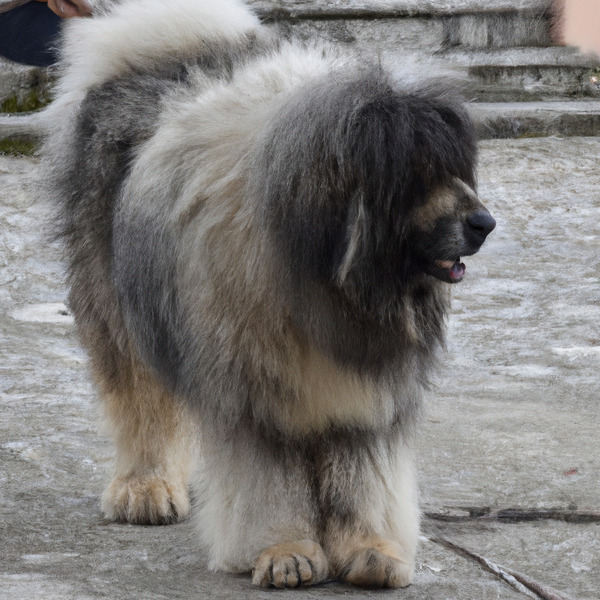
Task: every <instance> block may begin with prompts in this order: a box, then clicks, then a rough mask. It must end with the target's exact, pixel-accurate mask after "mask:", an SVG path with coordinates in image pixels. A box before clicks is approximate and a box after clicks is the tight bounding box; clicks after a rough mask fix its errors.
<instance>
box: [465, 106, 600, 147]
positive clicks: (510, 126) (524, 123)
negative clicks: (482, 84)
mask: <svg viewBox="0 0 600 600" xmlns="http://www.w3.org/2000/svg"><path fill="white" fill-rule="evenodd" d="M469 112H470V113H471V116H472V118H473V120H474V121H475V123H476V126H477V132H478V135H479V139H503V138H504V139H505V138H520V137H539V136H549V135H554V136H560V137H567V136H598V135H600V102H599V101H597V100H587V101H586V100H580V101H575V100H572V101H567V102H512V103H511V102H490V103H487V102H475V103H472V104H470V105H469Z"/></svg>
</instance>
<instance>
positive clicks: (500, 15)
mask: <svg viewBox="0 0 600 600" xmlns="http://www.w3.org/2000/svg"><path fill="white" fill-rule="evenodd" d="M249 4H251V5H252V6H253V7H254V9H255V10H256V11H257V13H258V14H259V15H260V16H261V18H262V19H263V20H264V21H265V22H267V23H270V24H272V26H274V27H277V28H279V29H280V30H281V31H282V32H284V33H285V34H286V35H289V36H296V37H299V38H302V39H309V38H320V39H324V40H328V41H331V42H334V43H338V44H342V45H346V46H351V47H356V48H357V49H360V50H363V49H364V50H365V51H366V52H370V53H376V54H378V55H380V56H382V57H385V58H386V59H387V60H390V61H392V62H394V61H396V62H397V63H398V64H399V65H404V64H405V63H407V62H408V61H413V60H414V61H415V63H416V64H417V65H418V64H419V62H421V63H423V67H422V68H423V69H424V71H425V74H427V73H428V72H429V70H431V69H433V70H435V71H438V72H439V71H441V72H442V73H443V72H444V70H446V71H449V70H452V71H455V72H456V71H458V72H459V73H461V74H463V75H464V76H466V78H467V80H468V86H467V94H468V96H469V98H470V99H471V103H470V106H471V111H472V114H473V117H474V119H475V120H476V122H477V125H478V130H479V135H480V137H481V138H483V139H485V138H507V137H524V136H545V135H560V136H570V135H600V83H598V79H600V73H597V74H596V75H595V73H594V69H597V68H598V67H599V66H600V61H598V60H596V59H594V58H591V57H587V56H583V55H581V54H580V53H579V52H578V51H577V50H576V49H574V48H567V47H562V46H557V45H555V44H554V42H553V41H552V35H551V31H552V14H551V10H550V5H551V1H550V0H320V1H312V2H311V1H308V0H250V1H249ZM425 59H427V60H425Z"/></svg>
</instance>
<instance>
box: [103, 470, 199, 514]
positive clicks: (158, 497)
mask: <svg viewBox="0 0 600 600" xmlns="http://www.w3.org/2000/svg"><path fill="white" fill-rule="evenodd" d="M102 510H103V512H104V514H105V515H106V518H107V519H110V520H111V521H120V522H126V523H134V524H136V525H167V524H169V523H176V522H177V521H182V520H183V519H185V518H186V517H187V516H188V514H189V512H190V499H189V495H188V490H187V486H185V485H183V484H176V483H169V482H168V481H166V480H165V479H163V478H162V477H116V478H115V479H113V481H112V482H111V483H110V485H109V486H108V488H107V489H106V491H105V492H104V495H103V497H102Z"/></svg>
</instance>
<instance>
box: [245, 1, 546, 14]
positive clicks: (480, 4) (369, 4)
mask: <svg viewBox="0 0 600 600" xmlns="http://www.w3.org/2000/svg"><path fill="white" fill-rule="evenodd" d="M248 4H249V5H251V6H253V7H254V8H255V9H256V10H258V11H260V12H261V13H271V12H273V11H278V12H279V13H280V14H289V15H292V16H302V17H307V16H311V17H312V16H316V17H320V16H327V15H335V16H340V17H343V16H348V15H363V16H365V15H367V16H378V15H397V16H407V15H408V16H411V15H419V14H425V15H432V16H439V15H448V14H460V13H466V14H472V13H477V12H502V11H514V10H520V11H543V10H546V9H548V8H549V7H550V5H551V4H552V0H489V1H488V0H319V1H318V2H315V0H249V1H248Z"/></svg>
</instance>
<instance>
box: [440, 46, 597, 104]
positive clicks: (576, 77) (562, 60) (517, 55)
mask: <svg viewBox="0 0 600 600" xmlns="http://www.w3.org/2000/svg"><path fill="white" fill-rule="evenodd" d="M436 58H437V59H438V60H441V61H443V62H444V63H446V64H448V66H452V67H454V68H457V69H459V71H463V72H464V73H466V75H467V77H468V79H469V81H470V82H471V90H470V93H471V94H472V95H473V96H472V97H473V98H474V99H475V100H478V101H482V102H518V101H536V100H566V99H573V98H577V97H582V98H600V89H599V87H598V85H597V83H596V82H597V77H594V75H593V73H594V71H593V69H594V68H596V67H597V66H598V65H599V62H598V61H597V60H596V59H594V58H591V57H588V56H584V55H582V54H581V53H579V52H578V51H577V50H576V49H574V48H567V47H551V48H506V49H502V50H497V49H496V50H477V51H471V52H464V51H460V50H451V51H446V52H442V53H439V54H437V55H436Z"/></svg>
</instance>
